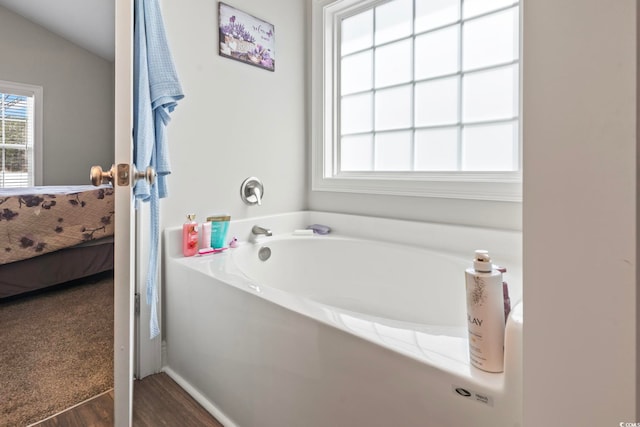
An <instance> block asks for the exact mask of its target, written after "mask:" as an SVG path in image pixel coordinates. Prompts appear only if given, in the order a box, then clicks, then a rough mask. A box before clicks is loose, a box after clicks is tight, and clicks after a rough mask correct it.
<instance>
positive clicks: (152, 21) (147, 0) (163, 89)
mask: <svg viewBox="0 0 640 427" xmlns="http://www.w3.org/2000/svg"><path fill="white" fill-rule="evenodd" d="M134 15H135V19H134V21H135V22H134V36H133V38H134V64H133V68H134V70H133V75H134V77H133V80H134V85H133V86H134V88H133V107H134V108H133V157H134V163H135V165H136V168H137V169H138V170H141V171H143V170H145V169H146V168H147V167H148V166H152V167H153V168H154V169H155V170H156V173H157V179H156V182H155V184H154V185H149V184H148V183H147V182H146V181H143V180H139V181H138V182H137V183H136V184H135V187H134V189H133V194H134V197H135V206H136V208H137V207H138V206H139V202H140V201H143V202H149V206H150V209H149V210H150V215H151V218H150V221H149V222H150V227H151V230H150V247H149V269H148V272H147V280H146V287H147V292H146V301H147V304H149V305H150V306H151V319H150V321H149V329H150V338H151V339H153V338H155V337H156V336H158V335H159V334H160V327H159V324H158V315H157V303H158V283H157V282H158V255H159V251H158V246H159V244H160V202H159V198H162V197H166V196H167V182H166V179H167V175H168V174H170V173H171V168H170V165H169V151H168V149H167V141H166V132H165V128H166V126H167V124H168V123H169V120H170V116H169V114H170V113H171V112H172V111H173V110H174V108H175V107H176V105H177V101H178V100H180V99H182V98H183V97H184V94H183V93H182V87H181V86H180V82H179V81H178V75H177V73H176V70H175V67H174V65H173V59H172V57H171V52H170V51H169V45H168V43H167V37H166V34H165V31H164V24H163V21H162V14H161V12H160V5H159V3H158V0H135V3H134Z"/></svg>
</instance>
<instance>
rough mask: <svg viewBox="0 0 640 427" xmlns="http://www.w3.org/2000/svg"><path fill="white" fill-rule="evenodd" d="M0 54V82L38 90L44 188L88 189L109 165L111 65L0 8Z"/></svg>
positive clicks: (111, 105)
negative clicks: (92, 172)
mask: <svg viewBox="0 0 640 427" xmlns="http://www.w3.org/2000/svg"><path fill="white" fill-rule="evenodd" d="M69 25H72V24H71V23H70V24H69ZM0 55H2V59H0V79H1V80H8V81H14V82H19V83H27V84H33V85H38V86H42V87H43V92H44V104H43V110H44V111H43V115H44V121H43V144H44V154H43V181H44V182H43V184H44V185H59V184H89V169H90V168H91V166H92V165H94V164H99V165H102V166H110V165H111V163H112V162H113V108H114V106H113V88H114V83H113V81H114V75H113V63H112V62H108V61H106V60H104V59H102V58H100V57H99V56H97V55H94V54H92V53H90V52H89V51H87V50H85V49H82V48H80V47H78V46H76V45H74V44H72V43H70V42H68V41H67V40H65V39H63V38H61V37H59V36H57V35H55V34H53V33H51V32H49V31H48V30H45V29H44V28H43V27H40V26H39V25H36V24H34V23H32V22H30V21H28V20H26V19H24V18H22V17H21V16H20V15H17V14H15V13H13V12H11V11H9V10H8V9H5V8H4V7H1V6H0Z"/></svg>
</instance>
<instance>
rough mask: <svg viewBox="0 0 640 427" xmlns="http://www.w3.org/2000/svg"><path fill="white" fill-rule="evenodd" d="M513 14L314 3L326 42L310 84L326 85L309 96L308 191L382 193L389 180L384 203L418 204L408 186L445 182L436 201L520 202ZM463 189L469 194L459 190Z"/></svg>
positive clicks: (482, 4) (468, 3) (506, 4)
mask: <svg viewBox="0 0 640 427" xmlns="http://www.w3.org/2000/svg"><path fill="white" fill-rule="evenodd" d="M320 6H321V7H320ZM519 9H520V8H519V4H518V2H517V1H513V0H464V1H462V0H391V1H386V2H381V1H348V0H347V1H344V0H343V1H341V2H328V1H321V0H318V2H317V4H316V8H315V10H314V14H315V16H314V19H315V20H314V23H316V24H318V23H320V22H322V24H323V25H322V31H318V25H316V27H315V30H314V35H313V37H314V38H317V37H320V32H321V33H322V42H323V43H322V44H321V45H322V46H323V49H322V50H323V52H322V53H321V54H318V52H315V53H314V55H313V58H314V59H315V63H314V65H313V68H314V70H317V69H322V72H321V73H318V72H316V73H315V77H313V78H314V79H316V78H318V76H320V75H321V76H322V80H323V81H322V83H321V89H320V90H316V91H314V96H315V97H316V98H318V97H320V96H321V97H322V100H323V102H322V107H321V108H322V109H323V110H324V111H323V113H322V121H323V123H322V124H321V125H318V124H317V123H316V125H315V126H314V132H316V131H318V130H320V133H322V136H321V138H317V137H316V140H320V142H321V143H322V144H323V150H322V153H320V150H318V149H316V150H314V153H316V154H315V155H316V156H317V157H322V159H321V160H322V162H321V163H322V164H319V165H317V167H316V170H317V171H320V172H322V173H321V174H320V175H322V176H319V174H318V173H316V176H314V186H315V184H316V183H317V182H318V181H319V179H320V180H321V179H328V180H332V179H333V180H337V181H339V180H342V181H344V182H345V183H346V186H347V187H349V186H350V185H351V184H353V183H356V182H357V180H358V179H360V180H364V181H365V182H366V184H365V185H364V186H361V188H362V189H365V192H378V191H376V190H375V183H374V182H375V181H376V180H380V181H385V180H386V181H389V180H390V181H395V184H392V185H388V184H385V185H383V186H382V190H383V191H382V192H390V193H394V192H395V193H397V194H402V193H403V191H404V190H403V187H404V188H407V189H408V191H409V192H413V191H414V190H415V194H416V195H420V194H422V192H421V191H420V190H418V187H419V185H415V184H414V183H412V184H407V183H408V182H415V181H423V182H428V181H432V182H449V183H457V184H455V185H453V184H450V185H449V187H450V188H453V187H456V188H457V189H453V193H451V194H453V196H451V195H450V193H448V191H449V190H447V189H446V188H445V189H436V191H435V193H438V192H441V193H440V194H442V195H444V197H456V194H458V195H460V197H466V196H465V194H467V195H468V194H469V193H473V192H475V191H476V189H480V193H482V194H484V195H482V194H480V197H478V198H488V199H504V200H511V199H518V198H519V197H520V195H519V179H520V164H521V161H520V158H521V148H520V136H519V135H520V130H519V120H520V113H519V110H520V108H519V104H520V101H519V91H520V87H519V80H520V79H519V75H520V70H519V62H520V55H519V52H520V40H519V33H520V28H519V27H520V25H519V22H520V10H519ZM319 14H321V15H322V19H319V18H318V16H317V15H319ZM319 46H320V44H314V48H315V49H317V48H318V47H319ZM319 63H321V64H319ZM315 84H316V87H318V86H317V85H318V83H317V82H315ZM316 102H317V101H314V102H313V107H315V108H316V110H317V109H318V104H317V103H316ZM318 117H320V116H319V115H318V114H314V120H316V121H317V120H318ZM316 143H317V142H316ZM465 182H471V183H475V184H474V185H471V186H469V187H468V189H469V190H468V191H466V190H460V189H461V188H463V187H462V186H463V185H464V183H465ZM480 183H484V184H480ZM495 184H497V185H495ZM501 184H502V187H501ZM504 184H506V185H504ZM433 186H434V184H427V187H433ZM319 187H322V185H320V186H319ZM329 187H330V188H329V189H331V188H333V189H336V190H337V191H341V190H340V189H339V188H338V187H339V185H335V184H334V185H333V186H332V185H329ZM357 187H358V186H356V189H355V191H357V190H358V188H357ZM436 187H438V185H437V184H436ZM441 187H442V186H441ZM392 188H398V189H399V191H395V190H393V189H392ZM319 189H322V188H319ZM366 190H369V191H366ZM387 190H389V191H387ZM427 193H429V191H427ZM500 194H503V195H500ZM427 195H438V194H434V193H433V192H431V194H427Z"/></svg>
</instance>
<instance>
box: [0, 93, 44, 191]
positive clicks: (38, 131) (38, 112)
mask: <svg viewBox="0 0 640 427" xmlns="http://www.w3.org/2000/svg"><path fill="white" fill-rule="evenodd" d="M0 92H3V93H11V94H14V95H20V96H29V97H33V185H35V186H39V185H43V179H42V153H43V137H42V111H43V108H42V104H43V89H42V86H36V85H30V84H26V83H16V82H10V81H5V80H0Z"/></svg>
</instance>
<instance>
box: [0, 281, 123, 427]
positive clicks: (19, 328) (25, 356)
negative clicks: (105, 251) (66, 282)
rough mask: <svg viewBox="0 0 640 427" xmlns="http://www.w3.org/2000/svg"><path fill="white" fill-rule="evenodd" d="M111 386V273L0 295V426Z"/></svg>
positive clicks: (30, 420)
mask: <svg viewBox="0 0 640 427" xmlns="http://www.w3.org/2000/svg"><path fill="white" fill-rule="evenodd" d="M96 280H97V281H96ZM111 387H113V278H112V277H111V276H110V275H102V276H98V277H95V276H94V278H92V279H91V280H85V281H84V282H83V283H79V284H75V285H74V286H69V287H64V288H63V289H56V290H53V291H48V292H46V293H42V294H38V295H35V296H31V297H27V298H20V299H15V300H11V301H4V302H2V301H0V426H2V427H5V426H6V427H8V426H12V427H13V426H26V425H28V424H31V423H34V422H37V421H39V420H42V419H43V418H46V417H48V416H50V415H53V414H55V413H57V412H60V411H62V410H64V409H66V408H68V407H69V406H72V405H75V404H76V403H79V402H81V401H83V400H86V399H88V398H91V397H93V396H95V395H97V394H99V393H102V392H104V391H106V390H108V389H110V388H111Z"/></svg>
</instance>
